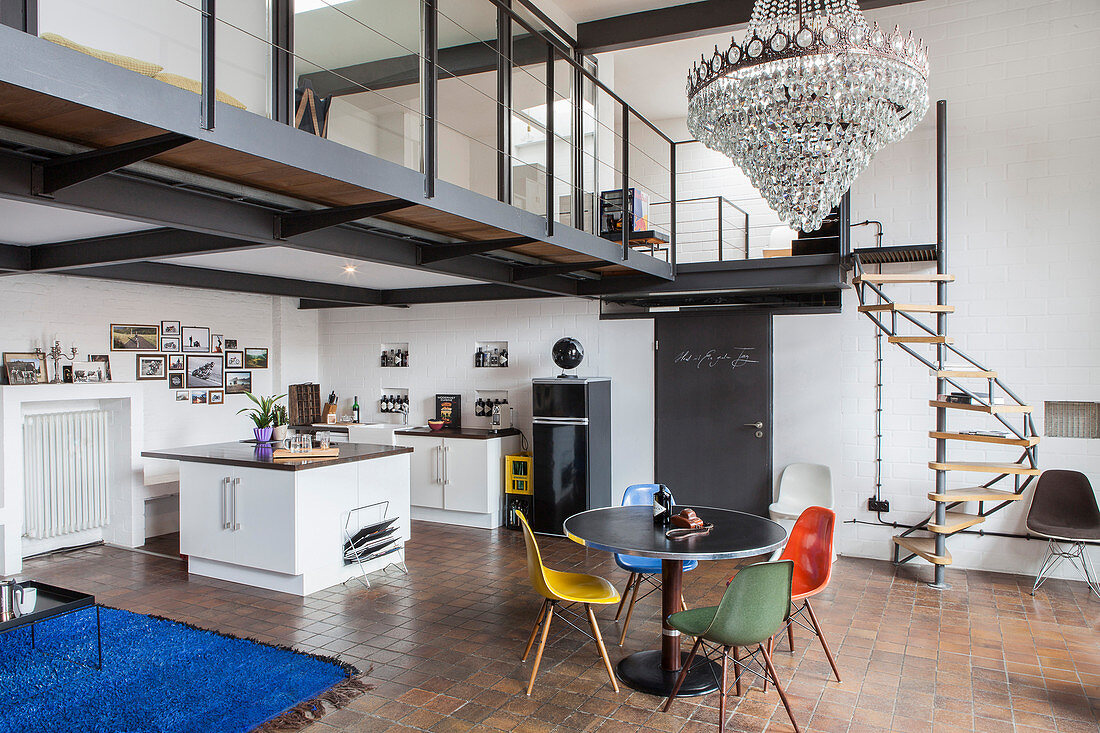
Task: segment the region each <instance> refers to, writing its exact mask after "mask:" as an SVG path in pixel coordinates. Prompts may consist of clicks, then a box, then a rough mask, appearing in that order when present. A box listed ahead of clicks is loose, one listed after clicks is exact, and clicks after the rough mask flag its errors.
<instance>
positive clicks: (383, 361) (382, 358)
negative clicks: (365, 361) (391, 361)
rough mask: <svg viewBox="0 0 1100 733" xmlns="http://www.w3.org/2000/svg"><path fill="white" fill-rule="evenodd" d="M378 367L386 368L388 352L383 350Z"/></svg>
mask: <svg viewBox="0 0 1100 733" xmlns="http://www.w3.org/2000/svg"><path fill="white" fill-rule="evenodd" d="M378 366H386V350H385V349H382V356H381V357H380V358H379V360H378Z"/></svg>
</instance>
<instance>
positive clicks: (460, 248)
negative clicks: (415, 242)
mask: <svg viewBox="0 0 1100 733" xmlns="http://www.w3.org/2000/svg"><path fill="white" fill-rule="evenodd" d="M535 241H536V240H534V239H532V238H531V237H511V238H509V239H490V240H488V241H485V242H468V243H466V244H438V245H433V246H431V247H421V248H420V254H419V258H418V260H417V261H418V262H419V263H420V264H422V265H427V264H429V263H432V262H442V261H443V260H453V259H455V258H456V257H469V256H471V255H483V254H486V253H488V252H495V251H496V250H498V249H507V248H508V247H518V246H519V245H521V244H531V243H532V242H535Z"/></svg>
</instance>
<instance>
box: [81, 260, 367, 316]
mask: <svg viewBox="0 0 1100 733" xmlns="http://www.w3.org/2000/svg"><path fill="white" fill-rule="evenodd" d="M67 274H69V275H78V276H80V277H91V278H97V279H100V280H122V281H124V282H137V283H154V284H157V285H178V286H180V287H185V288H200V289H203V290H225V291H228V292H232V293H256V294H259V295H281V296H285V297H290V298H310V299H318V300H329V301H334V302H339V303H348V304H350V305H382V291H381V290H375V289H373V288H357V287H352V286H350V285H335V284H332V283H320V282H314V281H312V280H291V279H290V278H285V277H272V276H270V275H252V274H249V273H246V272H231V271H226V270H212V269H209V268H206V267H188V266H186V265H171V264H168V263H165V262H133V263H128V264H124V265H104V266H102V267H86V268H84V269H82V270H72V271H70V272H69V273H67Z"/></svg>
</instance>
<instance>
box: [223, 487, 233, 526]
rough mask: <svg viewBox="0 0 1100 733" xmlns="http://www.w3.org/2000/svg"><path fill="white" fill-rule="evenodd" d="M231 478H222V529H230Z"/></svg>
mask: <svg viewBox="0 0 1100 733" xmlns="http://www.w3.org/2000/svg"><path fill="white" fill-rule="evenodd" d="M230 480H231V479H230V478H229V477H228V476H226V477H225V478H223V479H222V529H229V511H230V510H229V507H228V506H227V504H228V503H229V482H230Z"/></svg>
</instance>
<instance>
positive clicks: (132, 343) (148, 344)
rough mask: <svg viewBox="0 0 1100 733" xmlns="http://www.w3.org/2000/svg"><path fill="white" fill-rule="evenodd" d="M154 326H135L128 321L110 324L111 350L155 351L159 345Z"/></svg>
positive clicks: (156, 329) (157, 329) (156, 328)
mask: <svg viewBox="0 0 1100 733" xmlns="http://www.w3.org/2000/svg"><path fill="white" fill-rule="evenodd" d="M159 336H160V329H159V328H158V327H156V326H135V325H133V324H129V323H112V324H111V351H156V350H157V348H158V347H159V346H160V342H159V341H157V338H158V337H159Z"/></svg>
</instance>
